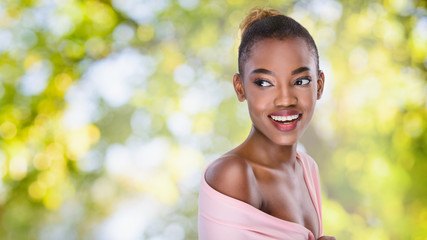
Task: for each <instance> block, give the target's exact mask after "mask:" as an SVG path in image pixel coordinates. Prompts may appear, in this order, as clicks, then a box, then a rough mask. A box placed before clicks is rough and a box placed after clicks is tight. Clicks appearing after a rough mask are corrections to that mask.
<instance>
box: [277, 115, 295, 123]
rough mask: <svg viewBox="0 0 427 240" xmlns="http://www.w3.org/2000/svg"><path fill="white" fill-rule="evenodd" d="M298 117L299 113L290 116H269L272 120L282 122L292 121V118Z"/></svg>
mask: <svg viewBox="0 0 427 240" xmlns="http://www.w3.org/2000/svg"><path fill="white" fill-rule="evenodd" d="M298 117H299V115H298V114H297V115H292V116H273V115H272V116H271V118H272V119H273V120H274V121H281V122H284V121H292V120H295V119H297V118H298Z"/></svg>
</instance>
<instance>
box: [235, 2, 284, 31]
mask: <svg viewBox="0 0 427 240" xmlns="http://www.w3.org/2000/svg"><path fill="white" fill-rule="evenodd" d="M276 15H282V13H281V12H279V11H277V10H275V9H262V8H253V9H252V10H251V11H250V12H249V14H248V16H246V18H245V19H243V21H242V23H240V32H241V36H243V35H244V34H245V33H246V31H247V30H248V29H249V27H250V26H252V24H253V23H254V22H256V21H258V20H261V19H263V18H266V17H270V16H276Z"/></svg>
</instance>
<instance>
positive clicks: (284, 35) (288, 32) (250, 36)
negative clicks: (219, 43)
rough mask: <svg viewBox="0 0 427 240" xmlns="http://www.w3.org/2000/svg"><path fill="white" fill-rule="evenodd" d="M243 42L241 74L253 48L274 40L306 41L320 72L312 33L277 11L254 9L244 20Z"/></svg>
mask: <svg viewBox="0 0 427 240" xmlns="http://www.w3.org/2000/svg"><path fill="white" fill-rule="evenodd" d="M240 26H241V31H242V40H241V42H240V46H239V60H238V63H239V73H240V74H243V65H244V63H245V62H246V60H247V59H248V57H249V56H250V52H251V48H252V47H253V45H254V44H255V43H257V42H258V41H261V40H264V39H269V38H274V39H278V40H285V39H289V38H301V39H303V40H305V41H306V43H307V44H308V46H309V47H310V48H311V49H312V52H313V54H314V56H315V58H316V67H317V70H319V53H318V51H317V47H316V43H315V42H314V40H313V38H312V37H311V35H310V33H309V32H308V31H307V29H305V28H304V27H303V26H302V25H301V24H299V23H298V22H297V21H295V20H294V19H292V18H290V17H287V16H284V15H282V14H280V12H278V11H276V10H263V9H253V10H252V11H251V12H250V13H249V15H248V16H247V17H246V18H245V20H243V22H242V24H241V25H240Z"/></svg>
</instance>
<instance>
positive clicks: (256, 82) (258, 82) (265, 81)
mask: <svg viewBox="0 0 427 240" xmlns="http://www.w3.org/2000/svg"><path fill="white" fill-rule="evenodd" d="M254 83H255V84H256V85H257V86H259V87H272V86H273V84H271V83H270V82H269V81H267V80H264V79H257V80H255V81H254ZM263 83H267V84H268V86H263Z"/></svg>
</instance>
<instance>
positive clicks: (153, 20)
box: [0, 0, 427, 240]
mask: <svg viewBox="0 0 427 240" xmlns="http://www.w3.org/2000/svg"><path fill="white" fill-rule="evenodd" d="M256 6H258V7H273V8H277V9H279V10H281V11H282V12H284V13H285V14H287V15H290V16H292V17H293V18H295V19H296V20H297V21H299V22H300V23H302V24H303V25H304V26H306V28H307V29H308V30H309V31H310V32H311V33H312V35H313V37H314V39H315V41H316V42H317V44H318V48H319V53H320V59H321V63H320V66H321V68H322V69H323V70H324V71H325V73H326V89H325V93H324V96H323V98H322V99H321V100H320V101H319V102H318V105H317V109H316V113H315V116H314V118H313V121H312V124H311V126H310V127H309V129H308V130H307V132H306V134H305V135H304V137H303V139H301V146H302V147H304V148H305V149H306V151H307V152H308V153H309V154H310V155H312V156H313V157H314V158H315V159H316V160H317V162H318V164H319V168H320V175H321V182H322V191H323V196H322V199H323V214H324V216H323V218H324V231H325V234H327V235H333V236H336V237H337V239H375V240H378V239H427V187H426V186H427V177H426V172H427V131H426V128H427V110H426V107H427V105H426V103H427V99H426V96H427V94H426V93H427V85H426V79H427V78H426V77H427V76H426V69H427V58H426V56H427V3H426V1H422V0H420V1H416V0H384V1H355V0H339V1H337V0H327V1H320V0H307V1H286V0H281V1H273V0H270V1H244V0H217V1H208V0H112V1H107V0H106V1H75V0H55V1H54V0H52V1H48V0H39V1H36V0H33V1H32V0H21V1H19V0H2V1H1V2H0V169H1V181H0V220H1V221H0V238H1V239H197V197H198V186H199V181H200V179H201V177H202V171H203V169H204V168H205V166H206V164H207V163H209V162H210V161H212V160H214V159H215V158H216V157H218V156H219V155H221V154H222V153H224V152H226V151H228V150H229V149H231V148H233V147H234V146H236V145H237V144H239V143H240V142H242V141H243V140H244V139H245V137H246V135H247V134H248V131H249V129H250V120H249V116H248V114H247V110H246V104H245V103H239V102H238V101H237V100H236V97H235V96H234V93H233V89H232V84H231V81H232V76H233V74H234V73H235V72H236V71H237V47H238V44H239V36H238V26H239V23H240V21H241V20H242V19H243V18H244V16H245V15H246V14H247V13H248V11H249V9H251V8H252V7H256Z"/></svg>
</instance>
